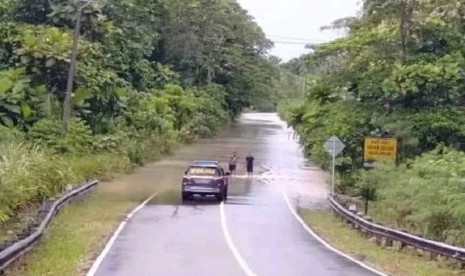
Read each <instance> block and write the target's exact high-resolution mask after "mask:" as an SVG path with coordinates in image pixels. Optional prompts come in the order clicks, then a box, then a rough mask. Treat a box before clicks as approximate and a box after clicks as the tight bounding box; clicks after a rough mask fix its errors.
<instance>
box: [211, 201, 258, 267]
mask: <svg viewBox="0 0 465 276" xmlns="http://www.w3.org/2000/svg"><path fill="white" fill-rule="evenodd" d="M220 216H221V228H222V229H223V234H224V238H225V239H226V243H227V244H228V247H229V249H230V250H231V252H232V253H233V255H234V258H235V259H236V261H237V262H238V263H239V266H240V267H241V268H242V270H243V271H244V273H245V274H246V275H247V276H257V275H256V274H255V273H254V272H253V271H252V270H251V269H250V267H249V266H248V265H247V263H246V262H245V260H244V258H242V256H241V254H240V253H239V250H237V248H236V246H235V245H234V243H233V241H232V238H231V235H230V233H229V230H228V226H227V224H226V214H225V211H224V202H221V204H220Z"/></svg>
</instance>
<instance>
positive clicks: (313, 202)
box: [96, 113, 373, 276]
mask: <svg viewBox="0 0 465 276" xmlns="http://www.w3.org/2000/svg"><path fill="white" fill-rule="evenodd" d="M234 151H235V152H237V154H238V155H239V157H240V159H239V163H238V171H237V175H236V176H234V177H230V181H229V195H228V200H227V201H226V202H225V203H224V204H218V202H217V201H216V199H215V198H214V197H212V198H210V197H205V198H195V199H194V200H193V201H189V202H182V200H181V179H182V175H183V173H184V170H185V169H186V167H187V166H188V165H189V164H190V163H192V162H193V161H194V160H198V159H210V160H211V159H215V160H219V161H221V162H222V164H223V165H224V167H225V168H227V161H228V159H229V157H230V156H231V154H232V152H234ZM249 153H250V154H252V155H253V156H254V157H255V173H254V176H253V177H247V175H246V173H245V156H246V155H247V154H249ZM326 180H327V175H326V174H325V173H323V172H322V171H321V170H319V169H318V168H316V167H313V166H311V165H309V164H308V162H306V160H305V159H304V158H303V155H302V152H301V150H300V147H299V145H298V143H297V141H296V140H294V139H293V135H292V132H291V131H290V130H289V129H288V128H287V126H286V124H285V123H284V122H283V121H281V120H280V119H279V118H278V116H277V115H276V114H274V113H247V114H244V115H243V116H241V118H240V119H239V120H238V122H237V123H234V124H232V125H231V126H230V127H228V128H227V129H225V130H224V131H223V132H222V133H221V134H220V135H219V136H218V137H217V138H214V139H208V140H202V141H200V142H199V143H196V144H194V145H190V146H185V147H182V148H181V149H179V150H177V151H176V153H175V154H173V155H172V156H170V157H168V158H166V159H165V160H163V161H160V162H156V163H153V164H150V165H148V166H145V167H143V168H140V169H138V170H137V171H136V172H135V173H134V174H132V175H128V176H125V177H123V178H121V179H120V180H118V182H119V183H125V184H126V185H118V182H116V183H108V184H107V185H106V186H107V187H106V188H107V189H111V187H112V185H114V186H113V187H119V188H115V189H121V187H128V188H126V189H124V190H122V191H119V192H123V193H124V194H125V195H126V196H128V197H131V198H144V197H145V198H147V197H148V196H149V195H150V194H152V193H153V192H155V191H157V192H158V194H157V196H156V197H154V198H153V200H151V201H150V202H149V203H148V204H147V205H146V206H145V207H144V208H142V209H141V210H140V211H139V212H138V213H136V215H135V216H134V217H133V218H132V219H131V220H130V221H129V223H128V224H127V225H126V228H124V230H123V231H122V232H121V233H120V235H119V236H118V238H117V239H116V241H115V243H114V244H112V245H111V248H110V250H109V252H108V254H106V255H105V257H104V259H103V262H102V263H101V264H100V266H99V268H98V270H97V273H96V275H172V276H175V275H293V276H294V275H315V276H319V275H325V276H327V275H328V276H333V275H348V276H351V275H357V276H359V275H360V276H363V275H373V273H372V272H369V271H368V270H365V269H363V268H361V267H360V266H358V265H357V264H355V263H353V262H351V261H349V260H347V259H345V258H343V257H341V256H339V255H337V254H335V253H333V252H332V251H329V250H328V249H326V248H325V247H324V246H323V245H322V244H321V243H320V242H318V241H317V240H316V239H315V238H314V237H312V236H311V235H310V234H309V233H308V232H307V231H306V230H305V229H304V228H303V227H302V225H300V224H299V222H298V221H297V220H296V218H295V217H294V216H293V214H292V212H291V211H290V209H289V206H291V208H296V207H297V206H303V207H311V208H317V207H319V206H322V205H325V204H326V197H327V194H328V188H327V185H326ZM129 183H130V185H128V184H129ZM287 199H289V202H290V203H291V204H290V205H288V204H287V203H288V202H287Z"/></svg>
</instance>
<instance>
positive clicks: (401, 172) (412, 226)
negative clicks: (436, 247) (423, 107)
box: [363, 146, 465, 246]
mask: <svg viewBox="0 0 465 276" xmlns="http://www.w3.org/2000/svg"><path fill="white" fill-rule="evenodd" d="M363 180H364V181H363V182H365V185H371V187H372V188H373V189H376V194H377V200H376V201H375V204H374V206H373V207H372V208H371V215H372V216H374V217H375V218H376V219H377V220H380V221H382V222H385V223H389V224H391V225H393V226H395V227H401V228H404V229H407V230H410V231H412V232H415V233H418V234H421V235H423V236H425V237H428V238H433V239H437V240H442V241H446V242H448V243H452V244H457V245H460V246H465V205H464V202H465V153H464V152H460V151H456V150H452V149H448V148H444V147H442V146H440V147H438V149H436V150H434V151H432V152H429V153H425V154H423V155H422V156H420V157H418V158H416V159H415V160H411V161H409V162H407V163H406V164H403V165H401V166H399V167H393V166H388V165H380V166H377V168H375V169H373V170H372V171H370V172H368V173H364V174H363Z"/></svg>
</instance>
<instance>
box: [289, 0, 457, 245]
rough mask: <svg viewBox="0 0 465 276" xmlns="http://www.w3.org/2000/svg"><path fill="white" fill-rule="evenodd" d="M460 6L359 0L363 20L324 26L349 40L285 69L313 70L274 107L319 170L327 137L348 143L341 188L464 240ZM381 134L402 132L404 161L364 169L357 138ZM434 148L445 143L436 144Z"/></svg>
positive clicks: (387, 216)
mask: <svg viewBox="0 0 465 276" xmlns="http://www.w3.org/2000/svg"><path fill="white" fill-rule="evenodd" d="M462 2H463V1H458V0H450V1H446V0H440V1H416V0H402V1H395V0H386V1H381V0H364V1H363V5H362V10H361V14H360V15H361V16H359V17H356V18H355V17H354V18H345V19H341V20H338V21H336V22H335V23H334V24H333V26H331V27H329V28H335V29H345V30H346V31H347V33H348V35H347V36H346V37H344V38H340V39H336V40H334V41H331V42H329V43H323V44H320V45H317V46H314V47H313V50H314V51H312V53H311V54H309V55H306V56H303V57H301V58H299V59H295V60H292V61H290V62H289V63H287V64H284V65H282V66H281V67H282V68H285V69H287V70H289V71H290V72H292V73H293V74H294V76H295V77H296V78H297V77H298V76H302V75H306V74H309V75H308V76H307V78H308V79H309V82H308V83H307V89H306V91H305V100H303V101H300V102H298V101H294V102H295V103H294V104H289V103H292V101H289V100H287V101H285V104H283V105H282V107H283V108H282V109H281V111H280V113H281V116H282V117H283V118H285V119H286V120H287V121H288V123H289V124H290V125H291V126H293V127H294V128H295V129H296V130H297V131H298V132H299V134H300V136H301V140H302V143H303V145H304V146H305V150H306V153H307V155H308V156H309V157H310V158H311V159H312V160H314V161H315V162H316V163H317V164H319V165H320V166H322V167H324V168H327V166H328V165H329V158H328V157H329V156H328V154H327V153H326V152H325V151H324V150H323V148H322V144H323V142H324V141H325V140H326V139H327V138H328V137H330V136H331V135H337V136H339V137H341V138H342V139H343V141H344V142H345V143H346V144H347V148H346V149H345V150H344V152H343V153H342V155H341V156H340V157H339V158H338V159H337V172H338V176H339V177H338V180H339V181H338V182H337V188H338V191H339V192H344V193H348V194H351V195H356V196H365V194H366V192H367V191H370V192H371V194H370V195H369V198H370V199H371V200H374V201H375V211H374V214H376V216H377V219H379V220H381V221H384V222H389V223H391V224H394V225H396V226H399V227H403V228H408V229H410V230H412V231H416V232H419V233H421V234H424V235H426V236H428V237H432V238H435V239H441V240H446V241H451V242H457V243H459V244H460V245H464V244H465V235H464V232H463V230H464V227H463V225H464V221H463V218H464V213H463V212H464V210H463V208H462V207H461V204H459V202H461V201H463V194H464V191H463V183H462V182H463V181H462V178H463V175H462V171H461V170H462V169H461V167H462V166H463V161H464V160H465V159H464V156H463V152H461V151H463V150H464V149H465V147H464V141H465V136H464V134H465V132H464V130H465V128H464V126H465V121H464V119H463V118H464V113H463V112H464V110H463V103H464V99H465V93H464V92H465V78H464V76H465V75H464V68H465V63H464V61H465V51H464V49H465V40H464V39H463V38H464V36H465V22H464V20H463V16H464V15H465V9H464V4H463V3H462ZM350 96H351V97H350ZM288 98H291V97H288ZM383 135H388V136H395V137H399V138H400V142H401V144H400V161H402V162H405V163H401V164H400V165H399V167H393V166H392V165H388V164H378V165H377V167H376V168H375V169H373V170H371V171H369V172H366V171H362V170H361V166H362V160H361V157H362V142H363V137H364V136H383ZM438 145H444V146H447V147H448V148H445V149H444V148H441V147H442V146H441V147H440V148H439V149H437V150H434V149H436V147H438ZM432 150H433V151H432ZM431 151H432V152H431ZM415 157H417V158H416V159H414V158H415Z"/></svg>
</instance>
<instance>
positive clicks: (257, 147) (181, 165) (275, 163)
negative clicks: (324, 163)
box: [102, 113, 326, 205]
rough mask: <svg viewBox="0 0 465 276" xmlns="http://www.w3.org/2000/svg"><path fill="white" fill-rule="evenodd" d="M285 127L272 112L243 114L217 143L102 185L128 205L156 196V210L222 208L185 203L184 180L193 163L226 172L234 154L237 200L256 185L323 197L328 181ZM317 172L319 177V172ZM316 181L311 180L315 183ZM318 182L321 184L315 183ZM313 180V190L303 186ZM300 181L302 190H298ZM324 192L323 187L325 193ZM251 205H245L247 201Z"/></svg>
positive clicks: (180, 151)
mask: <svg viewBox="0 0 465 276" xmlns="http://www.w3.org/2000/svg"><path fill="white" fill-rule="evenodd" d="M286 129H287V126H286V124H285V123H284V122H282V121H281V120H279V118H278V116H277V115H276V114H273V113H249V114H244V115H243V116H242V117H241V118H240V119H239V120H238V122H237V123H234V124H232V125H231V126H230V127H228V128H226V129H225V130H224V131H222V132H221V133H220V135H219V136H218V137H217V138H214V139H204V140H201V141H199V143H196V144H193V145H188V146H183V147H181V148H180V149H178V150H177V151H176V152H175V153H174V154H173V155H171V156H168V157H166V158H165V159H164V160H163V161H159V162H155V163H152V164H149V165H147V166H145V167H142V168H138V169H136V170H135V172H134V173H133V174H131V175H126V176H123V177H121V178H119V179H118V180H115V181H112V182H108V183H103V185H102V186H103V190H104V191H105V192H107V193H110V194H114V195H117V196H119V197H122V198H124V199H127V200H134V201H142V200H144V199H145V198H147V197H149V196H150V195H152V194H153V193H155V192H157V193H158V195H157V196H156V197H155V198H154V199H153V200H152V201H151V202H150V203H149V204H156V205H181V204H193V205H195V204H198V205H201V204H218V202H217V201H216V199H215V197H205V198H197V197H196V199H195V201H194V202H185V203H183V202H182V200H181V179H182V175H183V173H184V170H185V168H186V167H187V166H188V165H189V164H191V163H192V162H193V161H194V160H198V159H210V160H212V159H214V160H218V161H220V162H221V164H222V166H223V167H224V168H225V170H227V162H228V160H229V157H230V155H231V154H232V152H233V151H235V152H237V154H238V156H239V157H240V160H239V163H238V167H237V177H230V178H229V181H230V182H229V183H230V184H229V194H230V196H232V197H234V196H237V197H241V196H247V195H249V194H252V193H259V192H260V190H254V185H267V184H266V183H268V182H270V181H275V182H279V183H282V184H283V185H284V187H285V188H286V189H291V190H293V191H294V192H296V191H300V190H301V189H304V190H306V192H307V193H312V192H313V191H317V196H318V197H321V198H325V196H326V195H325V194H324V193H325V192H324V191H325V188H324V185H325V184H324V181H325V180H324V179H323V178H322V176H321V175H319V174H318V169H316V168H314V167H313V166H312V165H311V164H310V163H309V162H308V161H306V160H305V159H304V158H303V156H302V153H301V151H300V147H299V145H298V144H297V142H296V141H294V140H292V139H289V138H288V134H287V131H286ZM249 153H250V154H252V155H253V156H254V157H255V173H254V177H253V178H250V177H247V175H246V170H245V160H244V159H245V156H246V155H247V154H249ZM315 170H316V172H315ZM312 179H313V180H312ZM315 179H316V180H317V181H316V182H315ZM305 180H312V181H313V182H315V183H316V184H315V183H314V184H315V185H317V186H318V187H317V188H316V189H315V186H311V185H310V186H309V187H306V186H303V184H304V183H305V182H308V181H305ZM291 182H299V183H300V184H299V185H294V184H296V183H294V184H293V183H291ZM322 187H323V188H322ZM245 204H247V202H245Z"/></svg>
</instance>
